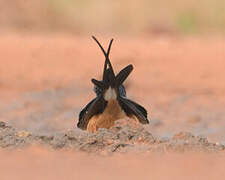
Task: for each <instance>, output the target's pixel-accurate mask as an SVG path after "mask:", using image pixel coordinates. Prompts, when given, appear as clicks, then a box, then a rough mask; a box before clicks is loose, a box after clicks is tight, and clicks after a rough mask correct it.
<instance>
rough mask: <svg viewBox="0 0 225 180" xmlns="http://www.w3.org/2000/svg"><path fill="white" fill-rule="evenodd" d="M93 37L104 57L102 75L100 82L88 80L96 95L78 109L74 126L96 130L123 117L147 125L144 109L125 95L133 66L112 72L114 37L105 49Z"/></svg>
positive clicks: (111, 124) (108, 126)
mask: <svg viewBox="0 0 225 180" xmlns="http://www.w3.org/2000/svg"><path fill="white" fill-rule="evenodd" d="M92 38H93V39H94V40H95V42H96V43H97V44H98V46H99V47H100V49H101V51H102V52H103V54H104V56H105V64H104V70H103V78H102V80H100V81H99V80H96V79H91V81H92V83H93V84H94V92H95V93H96V97H95V98H94V99H93V100H92V101H91V102H89V103H88V104H87V105H86V106H85V107H84V108H83V109H82V110H81V112H80V114H79V122H78V123H77V127H78V128H80V129H82V130H87V131H89V132H96V131H97V130H98V129H99V128H107V129H109V128H111V127H112V126H113V125H114V123H115V121H116V120H118V119H121V118H124V117H126V116H128V117H129V118H134V119H137V120H138V121H139V122H140V123H142V124H148V123H149V120H148V118H147V111H146V109H145V108H144V107H142V106H141V105H139V104H137V103H136V102H134V101H132V100H130V99H128V98H127V97H126V90H125V87H124V85H123V82H124V81H125V80H126V79H127V77H128V76H129V74H130V73H131V72H132V70H133V65H131V64H130V65H128V66H126V67H125V68H123V69H122V70H121V71H120V72H119V73H118V74H117V75H115V73H114V70H113V67H112V64H111V62H110V60H109V53H110V50H111V46H112V42H113V39H111V41H110V43H109V46H108V49H107V52H106V51H105V49H104V48H103V47H102V45H101V44H100V43H99V41H98V40H97V39H96V38H95V37H94V36H92Z"/></svg>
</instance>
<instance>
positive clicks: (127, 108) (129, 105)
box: [118, 97, 149, 124]
mask: <svg viewBox="0 0 225 180" xmlns="http://www.w3.org/2000/svg"><path fill="white" fill-rule="evenodd" d="M118 101H119V104H120V106H121V108H122V109H123V110H124V112H125V113H126V115H127V116H129V117H131V116H133V115H134V116H136V117H137V119H138V120H139V121H140V123H142V124H148V123H149V121H148V119H147V111H146V110H145V108H144V107H142V106H141V105H139V104H137V103H136V102H133V101H131V100H129V99H127V98H124V97H120V98H119V99H118Z"/></svg>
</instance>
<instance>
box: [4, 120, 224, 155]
mask: <svg viewBox="0 0 225 180" xmlns="http://www.w3.org/2000/svg"><path fill="white" fill-rule="evenodd" d="M33 144H39V145H43V146H48V147H51V148H53V149H72V150H76V151H84V152H88V153H97V154H111V153H115V152H120V153H123V152H149V151H150V152H168V151H174V152H186V151H200V152H201V151H204V152H217V151H224V150H225V146H224V145H222V144H218V143H212V142H209V141H208V140H207V138H205V137H201V136H194V135H193V134H191V133H189V132H180V133H178V134H175V135H174V136H173V137H172V138H160V137H154V136H153V135H152V134H151V133H150V132H149V131H148V130H147V129H145V127H144V126H142V125H138V126H136V127H134V126H130V125H126V124H125V125H124V124H119V123H118V124H116V125H115V127H113V128H111V129H99V131H98V132H97V133H88V132H86V131H78V130H77V129H71V130H67V131H64V132H57V133H53V134H48V135H44V134H33V133H31V132H28V131H18V130H17V129H15V128H13V127H11V126H9V125H7V124H6V123H4V122H0V147H1V148H9V149H15V148H21V147H26V146H29V145H33Z"/></svg>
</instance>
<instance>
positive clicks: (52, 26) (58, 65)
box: [0, 0, 225, 142]
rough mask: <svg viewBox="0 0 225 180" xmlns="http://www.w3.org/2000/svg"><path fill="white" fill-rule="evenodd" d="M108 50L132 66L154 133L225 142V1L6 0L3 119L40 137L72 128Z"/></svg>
mask: <svg viewBox="0 0 225 180" xmlns="http://www.w3.org/2000/svg"><path fill="white" fill-rule="evenodd" d="M91 35H96V37H97V38H98V39H99V41H100V42H102V44H103V45H104V46H107V43H108V42H109V40H110V39H111V38H112V37H113V38H115V41H114V44H113V48H112V53H111V61H112V64H113V66H114V68H115V71H116V72H118V71H119V70H120V69H121V68H123V67H124V66H126V65H128V64H130V63H131V64H133V65H134V71H133V72H132V74H131V75H130V77H129V79H128V80H127V81H126V84H125V85H126V87H127V94H128V97H129V98H131V99H133V100H135V101H137V102H138V103H140V104H141V105H143V106H144V107H146V109H147V110H148V112H149V119H150V125H149V126H146V127H147V128H149V130H150V131H151V132H152V133H153V134H154V135H158V136H165V137H170V136H172V134H174V133H177V132H179V131H190V132H192V133H194V134H196V135H204V136H207V137H209V139H210V138H211V140H212V141H221V142H225V135H224V131H225V121H224V118H225V111H224V107H225V94H224V92H225V83H224V76H225V73H224V67H225V36H224V35H225V1H224V0H199V1H194V0H170V1H163V0H158V1H153V0H129V1H128V0H121V1H118V0H115V1H109V0H108V1H103V0H92V1H88V0H67V1H63V0H29V1H28V0H13V1H7V0H0V63H1V65H0V98H1V101H0V121H6V122H8V123H10V124H12V125H13V126H15V127H16V128H19V129H23V130H29V131H32V132H36V133H52V132H56V131H63V130H65V129H70V128H75V129H76V130H78V129H77V128H76V123H77V121H78V114H79V112H80V110H81V109H82V108H83V107H84V106H85V105H86V104H87V103H88V102H89V101H90V100H91V99H92V98H94V96H95V94H94V93H93V91H92V89H93V86H92V84H91V82H90V79H91V78H93V77H96V78H99V79H100V78H101V73H102V68H103V62H104V57H103V55H102V54H101V52H100V50H99V48H98V47H97V45H96V43H95V42H94V41H93V40H92V39H91Z"/></svg>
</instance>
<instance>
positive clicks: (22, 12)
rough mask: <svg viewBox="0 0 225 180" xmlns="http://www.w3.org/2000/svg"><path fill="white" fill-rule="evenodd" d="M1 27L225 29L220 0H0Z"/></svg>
mask: <svg viewBox="0 0 225 180" xmlns="http://www.w3.org/2000/svg"><path fill="white" fill-rule="evenodd" d="M0 4H1V6H0V28H1V30H5V31H9V30H10V31H22V32H24V31H25V32H26V31H28V32H51V33H52V32H62V31H63V32H70V33H80V34H87V33H88V34H89V33H91V34H92V33H93V32H100V33H103V32H104V33H109V32H110V33H115V32H116V33H124V34H127V33H129V34H130V33H143V32H144V33H198V34H199V33H224V32H225V1H224V0H200V1H198V2H196V1H194V0H182V1H180V0H170V1H163V0H158V1H153V0H139V1H138V0H132V1H128V0H122V1H109V0H108V1H103V0H92V1H90V0H67V1H62V0H40V1H37V0H29V1H26V0H14V1H7V0H0Z"/></svg>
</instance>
